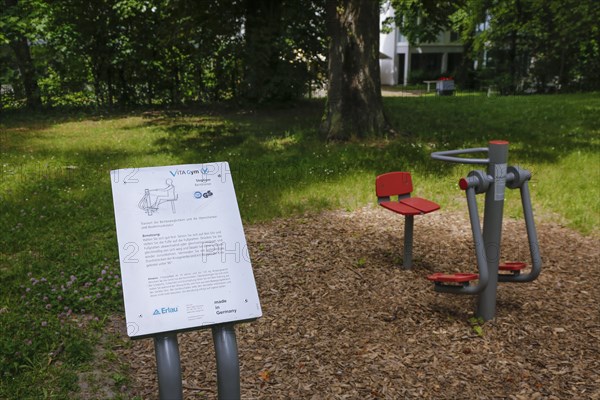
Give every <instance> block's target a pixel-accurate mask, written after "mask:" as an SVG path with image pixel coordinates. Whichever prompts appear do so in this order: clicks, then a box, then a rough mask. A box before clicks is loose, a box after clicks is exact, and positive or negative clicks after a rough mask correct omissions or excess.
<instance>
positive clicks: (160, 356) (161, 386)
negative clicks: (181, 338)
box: [154, 333, 183, 400]
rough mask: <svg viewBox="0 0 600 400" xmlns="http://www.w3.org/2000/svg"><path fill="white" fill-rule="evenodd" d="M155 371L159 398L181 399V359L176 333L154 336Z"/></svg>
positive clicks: (168, 399) (166, 399) (161, 399)
mask: <svg viewBox="0 0 600 400" xmlns="http://www.w3.org/2000/svg"><path fill="white" fill-rule="evenodd" d="M154 351H155V352H156V371H157V374H158V395H159V398H160V400H181V399H183V384H182V381H181V360H180V358H179V344H178V343H177V334H176V333H172V334H161V335H157V336H154Z"/></svg>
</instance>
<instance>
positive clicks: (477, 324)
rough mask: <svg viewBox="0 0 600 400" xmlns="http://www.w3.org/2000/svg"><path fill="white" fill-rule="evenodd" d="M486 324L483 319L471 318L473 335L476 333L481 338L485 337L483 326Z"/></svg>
mask: <svg viewBox="0 0 600 400" xmlns="http://www.w3.org/2000/svg"><path fill="white" fill-rule="evenodd" d="M484 323H485V321H484V320H483V318H481V317H471V318H469V324H470V325H471V330H472V331H473V333H475V334H476V335H477V336H480V337H483V335H484V332H483V324H484Z"/></svg>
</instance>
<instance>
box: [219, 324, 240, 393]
mask: <svg viewBox="0 0 600 400" xmlns="http://www.w3.org/2000/svg"><path fill="white" fill-rule="evenodd" d="M212 335H213V341H214V344H215V355H216V358H217V386H218V388H219V400H235V399H239V398H240V397H241V391H240V362H239V359H238V348H237V341H236V339H235V326H234V324H220V325H215V326H213V327H212Z"/></svg>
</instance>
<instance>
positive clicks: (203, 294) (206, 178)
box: [111, 162, 262, 337]
mask: <svg viewBox="0 0 600 400" xmlns="http://www.w3.org/2000/svg"><path fill="white" fill-rule="evenodd" d="M111 178H112V192H113V202H114V207H115V220H116V225H117V238H118V242H119V256H120V261H121V276H122V280H123V297H124V300H125V317H126V319H127V332H128V335H129V336H130V337H141V336H147V335H152V334H156V333H161V332H171V331H179V330H186V329H194V328H199V327H203V326H207V325H214V324H220V323H225V322H232V321H243V320H250V319H255V318H258V317H260V316H261V315H262V311H261V308H260V302H259V299H258V292H257V290H256V284H255V282H254V275H253V273H252V266H251V264H250V257H249V254H248V247H247V245H246V238H245V236H244V230H243V227H242V220H241V218H240V212H239V209H238V204H237V200H236V197H235V191H234V188H233V182H232V179H231V173H230V170H229V164H228V163H227V162H218V163H207V164H190V165H176V166H168V167H152V168H140V169H137V168H136V169H120V170H115V171H111Z"/></svg>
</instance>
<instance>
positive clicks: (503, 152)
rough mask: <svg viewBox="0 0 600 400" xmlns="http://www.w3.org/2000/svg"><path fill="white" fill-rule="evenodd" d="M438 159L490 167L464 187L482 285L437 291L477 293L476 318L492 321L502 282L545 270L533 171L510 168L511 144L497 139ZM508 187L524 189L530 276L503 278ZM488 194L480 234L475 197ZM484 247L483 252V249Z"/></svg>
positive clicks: (438, 287) (475, 174)
mask: <svg viewBox="0 0 600 400" xmlns="http://www.w3.org/2000/svg"><path fill="white" fill-rule="evenodd" d="M479 152H487V153H488V158H486V159H483V158H462V157H456V156H458V155H462V154H470V153H479ZM431 157H432V158H433V159H436V160H441V161H447V162H454V163H463V164H486V165H487V166H488V168H487V171H485V172H484V171H472V172H470V173H469V175H468V177H467V178H466V179H462V180H461V188H462V189H464V190H465V191H466V196H467V206H468V209H469V217H470V220H471V228H472V232H473V240H474V242H475V251H476V255H477V265H478V269H479V283H478V284H477V285H476V286H474V287H472V286H464V287H456V286H446V285H439V284H436V286H435V290H436V291H440V292H447V293H455V294H477V295H478V296H477V309H476V312H475V314H476V316H477V317H480V318H482V319H483V320H484V321H488V320H491V319H493V318H494V316H495V313H496V292H497V286H498V282H531V281H533V280H534V279H536V278H537V277H538V275H539V274H540V272H541V268H542V260H541V257H540V252H539V245H538V240H537V233H536V229H535V223H534V221H533V210H532V207H531V197H530V194H529V187H528V185H527V181H528V180H529V179H531V174H530V173H529V171H527V170H524V169H521V168H518V167H508V166H507V162H508V142H506V141H501V140H494V141H491V142H490V143H489V147H487V148H486V147H479V148H473V149H460V150H449V151H439V152H434V153H432V154H431ZM505 188H509V189H516V188H519V189H520V193H521V203H522V206H523V214H524V217H525V224H526V229H527V237H528V241H529V250H530V253H531V261H532V268H531V271H530V272H529V273H527V274H518V275H499V274H498V267H499V262H500V244H501V241H502V217H503V209H504V193H505ZM478 193H485V209H484V216H483V233H482V234H481V233H480V228H479V214H478V210H477V201H476V198H475V195H476V194H478ZM482 244H483V249H482Z"/></svg>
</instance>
